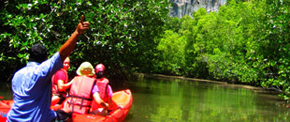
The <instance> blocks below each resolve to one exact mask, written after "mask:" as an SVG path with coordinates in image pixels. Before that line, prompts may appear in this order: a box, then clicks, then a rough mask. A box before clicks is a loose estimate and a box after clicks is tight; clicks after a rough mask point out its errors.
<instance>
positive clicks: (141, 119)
mask: <svg viewBox="0 0 290 122" xmlns="http://www.w3.org/2000/svg"><path fill="white" fill-rule="evenodd" d="M129 84H130V86H129V88H130V89H131V91H132V93H133V105H132V108H131V110H130V113H129V115H128V116H127V118H126V121H127V122H245V121H247V122H289V121H290V115H289V111H290V109H287V108H285V107H280V106H279V105H280V104H281V102H282V101H281V100H279V99H278V98H277V96H276V95H269V94H259V93H254V92H252V91H251V90H248V89H242V88H238V89H237V88H229V87H225V86H221V85H219V84H214V83H205V82H192V81H182V80H156V79H144V80H137V81H131V82H129ZM283 103H284V102H283Z"/></svg>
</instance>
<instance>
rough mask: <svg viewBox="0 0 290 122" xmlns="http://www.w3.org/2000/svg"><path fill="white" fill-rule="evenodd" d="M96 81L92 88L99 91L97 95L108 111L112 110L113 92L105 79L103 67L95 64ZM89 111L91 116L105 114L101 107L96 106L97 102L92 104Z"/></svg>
mask: <svg viewBox="0 0 290 122" xmlns="http://www.w3.org/2000/svg"><path fill="white" fill-rule="evenodd" d="M95 73H96V75H95V76H96V79H97V83H96V84H95V86H94V89H93V90H95V89H99V95H100V98H101V99H102V101H104V102H105V103H107V104H108V106H109V107H108V109H109V110H112V109H113V100H112V96H113V90H112V88H111V86H110V85H109V80H108V79H107V78H106V77H105V65H104V64H97V65H96V67H95ZM91 111H92V113H93V114H100V113H105V111H104V109H103V106H102V105H100V104H98V103H97V102H93V104H92V106H91Z"/></svg>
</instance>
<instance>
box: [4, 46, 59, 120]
mask: <svg viewBox="0 0 290 122" xmlns="http://www.w3.org/2000/svg"><path fill="white" fill-rule="evenodd" d="M35 48H37V49H35ZM39 48H42V49H43V50H45V49H44V48H45V47H44V46H42V45H35V46H34V47H32V50H33V51H34V49H35V50H39ZM43 53H47V52H46V50H45V52H43ZM32 55H33V54H31V56H32ZM43 55H45V54H43ZM32 57H33V56H32ZM35 58H36V57H35ZM43 60H45V59H43ZM41 62H42V61H35V60H32V61H30V62H28V63H27V65H26V67H24V68H22V69H20V70H19V71H17V72H16V73H15V75H14V77H13V79H12V90H13V100H14V104H13V106H12V108H11V110H10V111H9V113H8V117H7V119H8V121H48V120H49V121H51V120H53V119H54V118H55V117H56V114H55V112H54V111H52V110H50V102H51V94H52V92H51V91H52V90H51V85H52V84H51V82H50V78H51V76H52V74H53V73H54V72H56V71H57V70H58V69H60V68H61V67H62V61H61V59H60V56H59V53H56V54H55V55H54V56H53V57H52V58H50V59H49V60H46V61H44V62H42V63H41ZM19 86H21V87H19ZM20 113H21V114H20Z"/></svg>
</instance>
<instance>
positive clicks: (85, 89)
mask: <svg viewBox="0 0 290 122" xmlns="http://www.w3.org/2000/svg"><path fill="white" fill-rule="evenodd" d="M76 73H77V75H78V76H76V77H74V78H73V80H72V81H73V83H72V86H71V89H70V91H69V96H68V98H67V99H66V100H65V101H64V109H65V110H66V111H70V112H74V113H79V114H87V113H89V111H90V108H91V104H92V102H93V101H94V102H97V103H98V104H100V105H102V106H103V108H104V109H105V110H107V108H108V104H107V103H105V102H104V101H103V100H102V99H101V98H100V95H99V89H98V87H94V85H95V83H96V78H95V77H94V75H95V71H94V68H93V66H92V64H91V63H89V62H87V61H86V62H83V63H82V64H81V65H80V66H79V67H78V69H77V71H76Z"/></svg>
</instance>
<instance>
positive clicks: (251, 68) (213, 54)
mask: <svg viewBox="0 0 290 122" xmlns="http://www.w3.org/2000/svg"><path fill="white" fill-rule="evenodd" d="M289 5H290V2H289V1H280V0H273V1H272V0H271V1H270V0H250V1H244V2H243V1H239V0H230V1H227V5H225V6H221V7H220V9H219V11H218V13H215V12H210V13H207V12H206V10H205V9H204V8H200V9H199V10H198V11H196V12H195V13H194V15H193V19H192V18H189V17H187V16H186V17H183V18H182V19H180V21H181V22H179V23H180V24H179V23H174V24H177V25H175V26H171V27H175V28H174V29H173V28H167V29H168V31H166V33H167V34H165V35H164V36H163V37H162V38H161V39H160V40H162V41H167V43H165V42H162V41H161V42H162V43H159V46H158V47H164V46H165V47H166V45H169V44H171V45H173V44H177V43H179V42H184V46H183V47H184V48H178V49H179V50H177V51H175V52H178V54H183V56H180V55H178V56H177V55H176V56H177V57H178V59H180V60H179V61H173V59H174V58H173V57H172V56H174V55H173V54H170V53H172V52H171V51H163V52H162V54H161V55H163V58H160V59H161V60H160V63H158V65H160V64H166V63H167V62H170V65H166V66H173V64H174V65H176V66H179V67H182V69H183V70H182V71H183V73H182V74H180V73H179V72H178V73H175V75H186V76H190V77H198V78H204V79H217V80H223V81H227V82H230V83H245V84H251V85H257V86H261V87H265V88H271V89H276V90H278V91H281V96H282V97H283V98H284V99H287V100H288V98H289V97H290V91H289V89H290V82H289V81H290V75H289V74H290V63H289V62H290V60H289V59H290V53H289V49H290V44H289V40H290V34H289V30H290V26H289V25H290V24H289V18H290V14H289ZM176 29H178V30H176ZM168 32H171V34H169V33H168ZM172 40H175V41H176V42H172ZM181 40H183V41H181ZM175 46H176V45H175ZM176 47H178V46H176ZM159 50H160V48H159ZM163 50H165V49H163ZM167 50H170V49H167ZM182 51H183V53H181V52H182ZM181 57H183V58H181ZM172 61H173V62H172ZM181 62H184V64H182V63H181ZM164 67H165V66H163V69H162V68H159V70H158V72H162V71H160V70H163V71H164V72H170V71H168V70H171V73H174V72H176V70H175V69H173V68H171V69H170V68H167V69H166V68H164Z"/></svg>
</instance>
